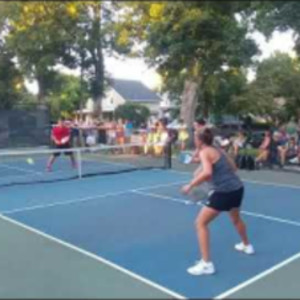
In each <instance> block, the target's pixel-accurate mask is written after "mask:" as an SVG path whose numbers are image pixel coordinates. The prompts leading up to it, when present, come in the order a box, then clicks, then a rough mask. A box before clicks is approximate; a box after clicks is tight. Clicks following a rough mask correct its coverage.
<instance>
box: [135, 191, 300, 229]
mask: <svg viewBox="0 0 300 300" xmlns="http://www.w3.org/2000/svg"><path fill="white" fill-rule="evenodd" d="M132 192H133V193H137V194H141V195H144V196H149V197H154V198H161V199H167V200H170V201H173V202H177V203H182V204H193V203H194V202H193V201H188V200H184V199H180V198H174V197H169V196H164V195H159V194H154V193H148V192H141V191H137V190H132ZM196 204H197V205H203V204H202V203H201V202H200V201H199V202H197V203H196ZM241 213H242V214H244V215H247V216H251V217H255V218H260V219H265V220H268V221H274V222H278V223H283V224H288V225H293V226H297V227H300V222H296V221H291V220H286V219H282V218H277V217H272V216H268V215H264V214H258V213H255V212H250V211H245V210H241Z"/></svg>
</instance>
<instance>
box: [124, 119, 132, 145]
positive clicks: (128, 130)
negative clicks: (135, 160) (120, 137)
mask: <svg viewBox="0 0 300 300" xmlns="http://www.w3.org/2000/svg"><path fill="white" fill-rule="evenodd" d="M124 127H125V128H124V129H125V143H130V141H131V135H132V131H133V123H132V122H131V121H130V120H125V123H124Z"/></svg>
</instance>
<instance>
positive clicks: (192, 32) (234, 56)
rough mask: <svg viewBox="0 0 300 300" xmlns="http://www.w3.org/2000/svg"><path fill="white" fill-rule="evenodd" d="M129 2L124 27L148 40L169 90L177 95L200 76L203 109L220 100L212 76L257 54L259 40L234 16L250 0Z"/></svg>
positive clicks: (147, 54) (150, 60) (150, 55)
mask: <svg viewBox="0 0 300 300" xmlns="http://www.w3.org/2000/svg"><path fill="white" fill-rule="evenodd" d="M124 6H126V8H127V11H128V13H127V16H126V18H124V21H123V27H124V28H127V29H128V30H130V32H131V34H132V36H134V37H135V38H136V40H137V41H139V42H146V44H145V48H144V50H143V52H142V54H143V55H144V56H145V57H146V58H147V60H148V63H149V65H151V66H155V67H156V68H157V70H158V72H159V73H160V74H161V75H162V78H163V81H164V90H166V91H170V92H171V94H172V98H175V99H176V100H178V99H180V96H181V94H182V92H183V87H184V81H185V80H191V81H193V82H196V83H197V84H198V85H199V91H198V97H199V98H198V102H199V107H201V108H200V109H204V110H209V109H212V107H213V106H214V103H213V102H216V101H217V100H216V99H215V95H216V94H217V92H216V91H212V89H217V86H215V87H213V85H214V84H213V83H212V82H213V81H216V76H218V74H219V73H222V67H224V66H227V67H228V68H229V69H232V68H235V69H236V68H240V67H241V66H247V65H249V64H250V63H251V57H252V56H253V55H254V54H257V51H258V50H257V47H256V44H255V43H254V41H253V40H251V39H250V38H248V37H247V32H248V27H247V24H246V23H245V24H243V23H239V22H238V21H237V19H236V18H235V14H236V13H239V12H240V11H242V10H243V9H246V8H248V7H249V3H245V4H244V5H243V4H241V3H237V2H229V1H228V2H220V1H193V2H192V1H178V2H155V3H153V2H140V3H131V4H128V3H126V4H124ZM228 82H231V81H228ZM233 89H234V88H233ZM221 90H222V89H219V92H220V91H221ZM229 90H230V89H229ZM208 91H209V92H208ZM227 92H228V89H227ZM208 94H209V95H210V97H209V99H208V98H207V97H206V96H207V95H208ZM201 102H202V103H201Z"/></svg>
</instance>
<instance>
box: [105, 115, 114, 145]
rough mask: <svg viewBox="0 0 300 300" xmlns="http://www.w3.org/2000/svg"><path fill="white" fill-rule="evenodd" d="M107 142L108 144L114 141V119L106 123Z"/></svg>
mask: <svg viewBox="0 0 300 300" xmlns="http://www.w3.org/2000/svg"><path fill="white" fill-rule="evenodd" d="M107 143H108V144H109V145H115V143H116V123H115V122H114V121H111V122H109V123H108V124H107Z"/></svg>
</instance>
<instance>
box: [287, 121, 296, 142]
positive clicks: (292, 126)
mask: <svg viewBox="0 0 300 300" xmlns="http://www.w3.org/2000/svg"><path fill="white" fill-rule="evenodd" d="M286 132H287V134H288V135H289V137H290V138H291V137H294V138H295V139H297V123H296V121H295V118H291V119H290V121H289V122H288V123H287V125H286Z"/></svg>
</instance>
